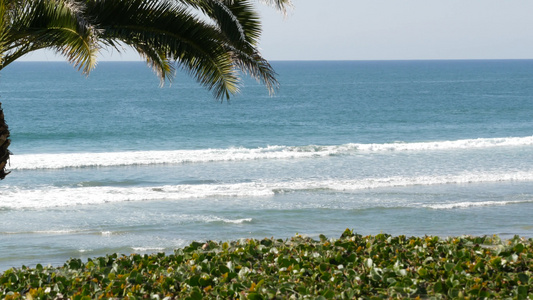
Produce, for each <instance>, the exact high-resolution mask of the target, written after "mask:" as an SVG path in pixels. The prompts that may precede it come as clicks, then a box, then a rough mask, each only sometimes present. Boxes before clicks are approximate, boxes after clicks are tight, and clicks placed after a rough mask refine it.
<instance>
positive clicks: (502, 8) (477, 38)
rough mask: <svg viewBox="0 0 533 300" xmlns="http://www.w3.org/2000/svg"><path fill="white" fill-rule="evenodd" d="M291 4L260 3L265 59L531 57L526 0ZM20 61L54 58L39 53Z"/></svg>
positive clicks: (531, 20) (309, 0)
mask: <svg viewBox="0 0 533 300" xmlns="http://www.w3.org/2000/svg"><path fill="white" fill-rule="evenodd" d="M293 1H294V4H295V7H294V9H293V10H292V11H290V12H289V15H288V16H287V17H286V18H283V17H282V16H281V15H280V14H279V13H277V12H276V11H275V10H274V9H269V8H267V7H264V6H261V7H260V11H261V15H262V18H263V38H262V40H261V49H262V53H263V55H264V56H265V57H266V58H267V59H269V60H379V59H387V60H389V59H515V58H533V17H532V16H531V13H532V12H533V1H531V0H328V1H324V0H293ZM104 54H105V56H104V57H102V60H136V59H138V56H137V55H136V54H135V53H127V54H122V55H118V54H117V53H116V52H115V53H113V54H112V55H111V53H108V52H105V53H104ZM25 59H26V60H57V59H58V58H57V57H55V55H54V54H53V53H50V52H41V53H35V54H32V55H30V56H27V57H25Z"/></svg>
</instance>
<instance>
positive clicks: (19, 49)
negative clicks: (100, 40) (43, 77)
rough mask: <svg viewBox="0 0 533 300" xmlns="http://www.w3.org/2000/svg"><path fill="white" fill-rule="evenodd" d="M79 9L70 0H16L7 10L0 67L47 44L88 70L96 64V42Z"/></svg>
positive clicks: (88, 24)
mask: <svg viewBox="0 0 533 300" xmlns="http://www.w3.org/2000/svg"><path fill="white" fill-rule="evenodd" d="M81 9H82V6H80V5H77V4H76V3H75V2H70V1H61V0H33V1H32V0H26V1H19V3H18V5H17V6H16V7H15V8H13V9H12V10H11V20H10V21H11V24H9V27H8V28H7V30H6V33H5V37H4V41H5V46H4V51H3V53H4V55H5V56H4V58H3V64H2V65H1V66H0V69H1V68H3V67H5V66H7V65H8V64H9V63H11V62H13V61H15V60H16V59H18V58H20V57H21V56H23V55H25V54H27V53H29V52H32V51H35V50H38V49H43V48H51V49H54V50H55V51H57V52H58V53H60V54H62V55H63V56H65V57H66V58H67V60H68V61H69V62H71V63H72V64H74V65H75V66H76V67H78V69H80V70H83V72H84V73H88V72H89V71H90V70H92V69H93V68H94V67H95V65H96V58H97V53H98V47H97V46H98V44H97V40H96V33H95V29H94V28H93V26H92V25H91V23H90V22H89V21H88V20H86V19H85V18H84V16H83V14H82V11H81Z"/></svg>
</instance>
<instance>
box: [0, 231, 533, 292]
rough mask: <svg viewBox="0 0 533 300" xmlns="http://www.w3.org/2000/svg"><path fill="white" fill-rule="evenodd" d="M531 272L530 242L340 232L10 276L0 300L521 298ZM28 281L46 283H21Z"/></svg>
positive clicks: (2, 283)
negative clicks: (127, 299)
mask: <svg viewBox="0 0 533 300" xmlns="http://www.w3.org/2000/svg"><path fill="white" fill-rule="evenodd" d="M532 264H533V239H532V238H530V239H527V240H526V239H524V238H519V237H517V236H515V237H514V238H512V239H509V240H506V241H502V240H500V239H499V238H498V237H497V236H492V237H487V236H485V237H472V236H463V237H450V238H447V239H440V238H438V237H432V236H425V237H405V236H402V235H399V236H392V235H388V234H378V235H371V236H362V235H359V234H357V233H354V232H353V231H351V230H348V229H347V230H345V231H344V232H343V233H342V235H341V236H340V238H327V237H325V236H323V235H320V237H319V239H318V240H314V239H311V238H308V237H304V236H301V235H296V236H294V237H292V238H290V239H286V240H282V239H274V238H270V239H268V238H265V239H262V240H258V239H241V240H237V241H228V242H213V241H208V242H202V243H200V242H193V243H191V244H190V245H188V246H186V247H184V248H183V249H176V250H175V251H174V252H173V253H172V254H152V255H136V254H131V255H127V256H120V255H117V254H109V255H107V256H105V257H96V258H92V259H89V260H87V262H83V261H82V260H80V259H71V260H68V261H67V262H66V263H65V265H64V266H63V267H43V266H42V265H36V267H35V268H27V267H21V268H19V269H10V270H7V271H6V272H3V273H0V295H4V296H6V297H7V296H9V295H11V296H12V297H15V298H14V299H17V298H16V297H17V296H22V295H27V294H29V295H31V296H32V297H45V296H46V297H72V298H74V299H84V298H82V297H84V296H85V297H89V298H95V297H99V296H104V297H130V298H132V297H141V296H145V295H150V296H152V297H154V296H155V295H157V296H159V297H171V298H172V297H179V298H181V297H192V299H200V298H216V297H240V296H241V295H243V296H245V297H248V299H264V298H272V297H274V298H275V297H290V296H298V297H302V296H306V295H307V296H310V297H318V296H322V297H324V298H326V299H329V298H335V297H348V298H353V297H367V296H379V295H381V296H385V297H428V296H431V297H451V298H457V297H466V296H470V297H500V296H504V295H505V296H509V295H514V297H519V298H520V297H521V298H523V299H525V297H527V296H528V295H529V296H531V295H533V285H532V284H531V283H533V274H532V272H531V270H530V269H529V268H530V266H531V265H532ZM31 274H33V275H31ZM13 276H15V277H16V278H18V279H17V280H12V279H13V278H15V277H13ZM32 276H33V278H45V279H46V278H48V279H46V280H44V283H43V281H42V280H41V281H31V280H30V281H26V280H27V279H24V278H32ZM502 276H503V277H502ZM9 278H11V279H9ZM10 280H11V281H10ZM27 282H33V283H30V284H27ZM2 289H3V290H2ZM169 299H170V298H169Z"/></svg>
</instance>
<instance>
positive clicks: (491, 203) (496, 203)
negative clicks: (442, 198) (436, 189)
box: [423, 200, 533, 209]
mask: <svg viewBox="0 0 533 300" xmlns="http://www.w3.org/2000/svg"><path fill="white" fill-rule="evenodd" d="M523 203H533V200H523V201H479V202H472V201H467V202H456V203H443V204H427V205H423V207H426V208H431V209H462V208H471V207H483V206H503V205H510V204H523Z"/></svg>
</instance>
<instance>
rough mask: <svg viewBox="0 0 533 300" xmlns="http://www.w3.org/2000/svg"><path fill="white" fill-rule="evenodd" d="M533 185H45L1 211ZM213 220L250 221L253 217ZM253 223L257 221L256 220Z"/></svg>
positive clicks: (436, 180)
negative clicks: (429, 187) (426, 187)
mask: <svg viewBox="0 0 533 300" xmlns="http://www.w3.org/2000/svg"><path fill="white" fill-rule="evenodd" d="M509 181H526V182H528V181H533V171H522V172H513V173H464V174H456V175H441V176H431V175H428V176H416V177H402V176H394V177H383V178H362V179H324V180H320V179H302V180H292V181H273V182H244V183H226V184H218V183H212V184H195V185H167V186H156V187H113V186H98V187H76V188H57V187H52V186H50V187H45V188H41V189H35V190H24V189H17V188H6V189H5V190H3V191H2V201H1V202H0V207H1V208H7V209H25V208H45V207H62V206H77V205H87V204H101V203H109V202H125V201H147V200H181V199H197V198H212V197H268V196H274V195H275V194H280V193H287V192H297V191H316V190H331V191H340V192H349V191H357V190H363V189H376V188H394V187H406V186H415V185H437V184H468V183H482V182H509ZM212 221H223V222H249V219H239V220H224V219H220V218H218V219H217V218H215V219H212ZM250 221H251V220H250Z"/></svg>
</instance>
